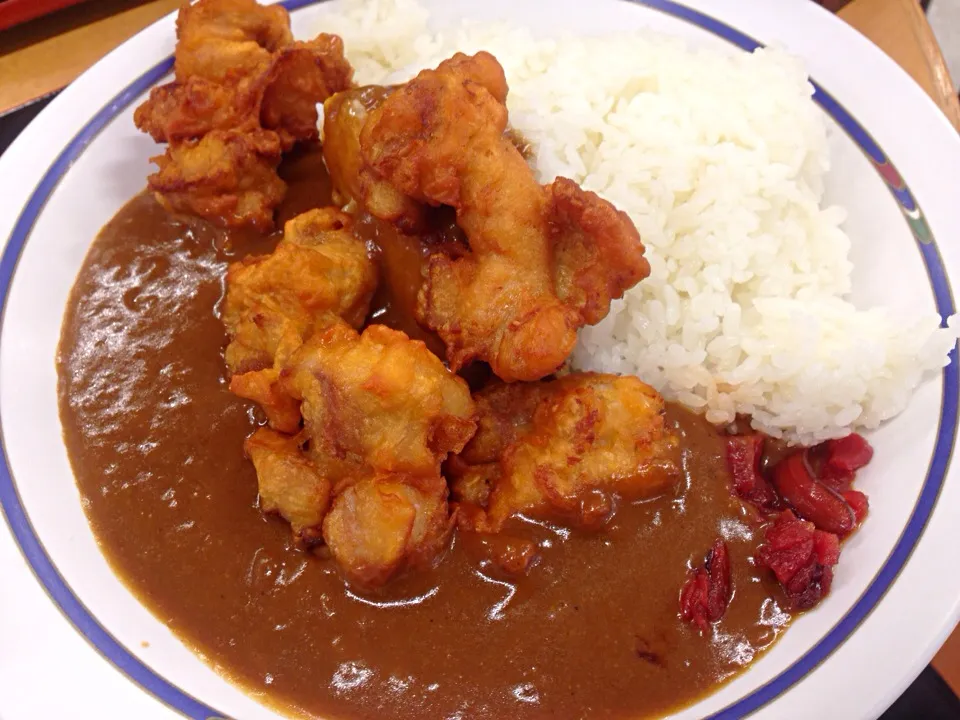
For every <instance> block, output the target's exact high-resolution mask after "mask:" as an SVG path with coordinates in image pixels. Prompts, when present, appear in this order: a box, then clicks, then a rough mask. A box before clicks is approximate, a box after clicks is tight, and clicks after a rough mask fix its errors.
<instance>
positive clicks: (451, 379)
mask: <svg viewBox="0 0 960 720" xmlns="http://www.w3.org/2000/svg"><path fill="white" fill-rule="evenodd" d="M278 366H279V368H280V369H279V374H272V373H276V368H269V369H268V370H265V371H261V372H259V373H257V372H254V373H248V374H247V375H246V376H240V377H247V376H252V377H253V378H256V379H258V380H260V379H262V378H268V380H269V381H270V382H271V383H272V384H271V387H270V388H269V392H275V393H277V394H278V396H279V397H283V398H287V399H289V400H291V401H292V402H294V403H296V405H297V406H298V409H299V412H302V413H303V423H304V424H303V429H302V431H300V432H299V433H298V435H296V436H293V437H290V436H285V435H280V434H279V433H276V432H274V431H272V430H260V431H258V432H257V433H255V434H254V435H253V436H252V437H251V439H250V440H249V441H248V442H247V453H248V455H250V457H251V459H253V461H254V463H255V465H256V469H257V476H258V482H259V485H260V488H261V505H262V507H263V509H264V510H265V511H276V512H279V513H280V514H281V515H282V516H283V517H285V518H286V519H287V520H288V521H290V524H291V527H292V528H293V531H294V534H295V536H296V537H298V538H299V539H301V540H304V541H305V542H309V541H311V540H313V539H315V538H317V537H318V536H319V533H320V532H321V531H320V530H319V529H318V528H320V527H321V525H320V524H319V520H321V519H322V537H323V540H324V541H325V542H326V544H327V545H328V546H329V548H330V551H331V553H332V555H333V558H334V560H335V561H336V563H337V565H338V566H339V567H340V569H341V570H342V572H343V573H344V575H345V576H346V577H347V578H348V579H349V580H350V581H351V582H352V583H354V584H356V585H359V586H362V587H373V586H376V585H379V584H382V583H384V582H386V581H387V580H388V579H389V578H390V577H392V576H394V575H395V574H396V573H398V572H402V571H403V570H405V569H408V568H421V567H424V566H427V565H429V564H431V563H432V562H433V561H434V560H435V559H436V558H437V557H438V556H439V554H440V553H441V552H442V550H443V548H444V547H445V546H446V544H447V540H448V539H449V536H450V532H451V528H452V526H453V520H452V519H451V515H450V509H449V507H448V504H447V485H446V481H445V480H444V479H443V478H442V477H441V475H440V465H441V463H442V462H443V461H444V459H446V457H447V455H448V454H449V453H452V452H459V451H460V450H462V449H463V447H464V446H465V445H466V443H467V441H468V440H469V439H470V436H471V435H472V434H473V432H474V429H475V427H476V424H475V420H474V414H475V407H474V404H473V400H472V399H471V397H470V391H469V389H468V388H467V385H466V383H465V382H464V381H463V380H462V379H461V378H459V377H457V376H456V375H454V374H453V373H451V372H450V371H449V370H447V368H446V367H444V365H443V363H441V362H440V360H439V359H438V358H437V357H436V356H435V355H433V354H432V353H431V352H430V351H429V350H427V348H426V346H425V345H424V344H423V343H422V342H417V341H413V340H410V339H409V338H407V336H406V335H404V334H403V333H401V332H397V331H394V330H390V329H389V328H385V327H383V326H379V325H373V326H370V327H368V328H367V329H366V330H365V331H364V333H363V334H362V335H360V334H358V333H357V332H356V330H354V329H353V328H351V327H350V326H349V325H346V324H345V323H342V322H339V323H336V324H334V325H332V326H330V327H328V328H326V329H324V330H320V331H317V332H315V333H314V334H313V335H312V336H311V337H310V338H309V339H308V340H307V341H306V342H305V343H304V344H303V345H301V346H300V347H299V349H297V350H296V351H295V352H293V353H292V354H290V355H289V356H286V357H285V358H283V359H280V358H278ZM268 413H269V410H268ZM301 447H303V448H304V450H303V451H302V452H301V450H300V448H301ZM330 488H333V495H332V501H329V509H328V498H329V489H330ZM264 492H266V495H264Z"/></svg>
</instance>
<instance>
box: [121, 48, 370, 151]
mask: <svg viewBox="0 0 960 720" xmlns="http://www.w3.org/2000/svg"><path fill="white" fill-rule="evenodd" d="M352 76H353V68H351V67H350V64H349V63H348V62H347V60H346V58H345V57H344V54H343V41H342V40H341V39H340V38H339V37H337V36H336V35H326V34H321V35H318V36H317V37H316V38H315V39H313V40H310V41H307V42H294V43H290V44H289V45H287V46H286V47H284V48H283V49H281V50H278V51H276V52H275V53H273V54H271V55H269V56H268V59H267V61H266V62H265V63H264V64H263V66H262V67H260V68H258V69H257V70H256V72H255V74H251V75H242V74H234V75H231V76H230V77H229V79H226V80H221V81H214V80H209V79H207V78H205V77H201V76H197V75H193V76H188V77H183V78H180V77H178V78H177V79H176V80H173V81H172V82H169V83H167V84H165V85H160V86H159V87H156V88H154V89H153V90H152V91H151V92H150V95H149V97H148V98H147V99H146V100H145V101H144V102H143V104H141V105H140V106H139V107H138V108H137V109H136V111H135V112H134V122H135V123H136V125H137V127H138V128H140V129H141V130H143V131H144V132H146V133H149V134H150V136H151V137H153V139H154V140H156V141H157V142H174V141H177V140H186V139H197V138H200V137H203V135H205V134H206V133H208V132H210V131H211V130H237V131H242V132H252V131H256V130H258V129H264V130H272V131H275V132H276V133H277V136H278V138H279V141H280V144H281V147H282V148H283V150H284V151H287V150H289V149H290V148H292V147H293V146H294V144H295V143H297V142H300V141H305V140H316V139H317V137H318V136H319V132H318V129H317V120H318V113H317V104H318V103H319V102H322V101H323V100H324V99H325V98H327V97H329V96H330V95H331V94H333V93H335V92H337V91H339V90H342V89H343V88H346V87H350V81H351V77H352Z"/></svg>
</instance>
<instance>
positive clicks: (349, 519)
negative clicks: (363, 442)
mask: <svg viewBox="0 0 960 720" xmlns="http://www.w3.org/2000/svg"><path fill="white" fill-rule="evenodd" d="M452 530H453V518H452V517H451V515H450V508H449V506H448V505H447V484H446V483H445V482H444V480H443V478H441V477H440V475H439V474H433V475H426V476H415V475H403V474H391V473H386V474H375V475H373V476H372V477H368V478H364V479H361V480H359V481H357V482H355V483H352V484H350V485H348V486H347V487H346V488H345V489H343V490H342V491H341V492H339V493H338V494H337V496H336V498H335V499H334V501H333V505H332V506H331V508H330V512H329V513H328V514H327V516H326V519H324V521H323V538H324V540H325V541H326V543H327V546H328V547H329V548H330V552H331V554H332V555H333V558H334V560H335V561H336V562H337V565H338V566H339V567H340V569H341V571H342V572H343V573H344V574H345V575H346V576H347V578H348V579H349V580H350V581H351V582H352V583H353V584H354V585H358V586H360V587H368V588H370V587H377V586H379V585H383V584H384V583H386V582H387V581H388V580H389V579H390V578H391V577H393V576H395V575H396V574H398V573H399V572H401V571H403V570H407V569H425V568H427V567H430V566H431V565H433V564H434V563H435V562H436V560H437V559H438V558H439V556H440V554H441V553H442V551H443V549H444V548H445V547H446V545H447V543H448V541H449V539H450V533H451V532H452Z"/></svg>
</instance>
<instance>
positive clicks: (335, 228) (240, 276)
mask: <svg viewBox="0 0 960 720" xmlns="http://www.w3.org/2000/svg"><path fill="white" fill-rule="evenodd" d="M352 226H353V220H352V218H351V217H350V216H349V215H347V214H345V213H342V212H340V211H339V210H336V209H334V208H324V209H320V210H311V211H309V212H306V213H303V214H302V215H298V216H297V217H295V218H293V219H292V220H290V221H289V222H288V223H287V224H286V226H285V227H284V236H283V240H281V241H280V243H279V244H278V245H277V247H276V249H275V250H274V251H273V252H272V253H270V254H269V255H262V256H259V257H251V258H246V259H245V260H243V261H241V262H237V263H234V264H232V265H231V266H230V268H229V270H228V271H227V281H226V295H225V298H224V305H223V322H224V325H225V326H226V328H227V332H228V334H229V335H230V343H229V344H228V345H227V349H226V351H225V353H224V356H225V359H226V361H227V367H228V368H229V369H230V371H231V373H233V378H232V379H231V382H230V389H231V390H232V391H233V392H234V393H236V394H237V395H240V396H241V397H245V398H249V399H251V400H255V401H257V402H258V403H260V405H261V406H262V407H263V408H264V410H265V412H266V413H267V416H268V418H269V419H270V424H271V426H272V427H273V428H275V429H277V430H282V431H284V432H295V431H296V429H297V427H298V426H299V423H300V411H299V402H297V401H295V400H293V399H292V398H291V397H290V396H289V394H288V393H285V392H281V391H280V390H279V387H278V386H277V380H278V379H279V370H278V369H276V367H275V361H276V360H278V358H280V357H283V356H287V355H289V354H291V353H292V352H293V351H295V350H296V349H297V348H298V347H299V346H300V344H301V343H302V342H303V341H304V340H306V339H307V338H308V337H309V336H310V335H311V334H313V333H314V332H316V331H317V330H319V329H322V328H325V327H327V326H329V325H331V324H333V323H337V322H339V321H340V320H341V319H342V320H345V321H346V322H348V323H350V324H351V325H353V326H355V327H359V326H360V325H361V324H362V323H363V320H364V318H365V317H366V315H367V312H368V310H369V308H370V298H371V297H372V296H373V291H374V289H375V288H376V282H377V276H376V268H375V267H374V264H373V261H372V260H371V259H370V257H369V256H368V254H367V248H366V245H365V244H364V242H363V241H362V240H360V239H359V238H357V237H356V236H355V235H354V234H353V232H352Z"/></svg>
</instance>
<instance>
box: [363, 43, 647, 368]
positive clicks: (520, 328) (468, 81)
mask: <svg viewBox="0 0 960 720" xmlns="http://www.w3.org/2000/svg"><path fill="white" fill-rule="evenodd" d="M506 96H507V84H506V80H505V78H504V75H503V69H502V68H501V67H500V65H499V63H498V62H497V61H496V59H495V58H494V57H493V56H492V55H490V54H489V53H485V52H481V53H478V54H477V55H474V56H472V57H468V56H465V55H461V54H458V55H455V56H454V57H453V58H451V59H449V60H446V61H444V62H442V63H441V64H440V66H439V67H438V68H437V69H436V70H425V71H423V72H421V73H420V74H419V75H418V76H417V77H416V78H415V79H414V80H412V81H411V82H409V83H407V84H406V85H404V86H402V87H400V88H398V89H397V90H396V91H395V92H393V93H392V94H391V95H390V96H389V97H387V98H386V99H385V100H383V102H382V103H380V104H379V105H378V106H377V107H375V108H374V109H373V110H371V111H370V112H369V117H368V118H367V120H366V122H365V123H364V125H363V128H362V130H361V133H360V149H361V152H362V155H363V160H364V168H363V172H367V173H370V174H372V176H373V177H375V178H377V179H379V180H382V181H385V182H386V183H389V184H390V185H391V186H392V187H393V188H395V189H396V190H398V191H399V192H401V193H402V194H403V195H406V196H407V197H409V198H411V199H413V200H414V201H417V202H421V203H427V204H429V205H433V206H437V205H448V206H452V207H453V208H455V210H456V215H457V222H458V224H459V225H460V227H461V228H462V229H463V231H464V233H465V234H466V237H467V239H468V241H469V251H468V252H465V253H460V252H458V253H456V254H455V255H449V254H446V253H437V254H435V255H433V256H432V257H431V259H430V264H429V268H428V271H427V277H426V282H425V283H424V286H423V288H422V289H421V293H420V298H419V304H418V314H419V319H420V321H421V322H423V323H424V324H425V325H427V326H428V327H429V328H431V329H433V330H436V331H437V333H438V334H439V335H440V337H441V338H443V340H444V342H445V343H446V346H447V359H448V360H449V362H450V364H451V366H452V367H453V368H454V369H459V368H460V367H462V366H463V365H464V364H466V363H467V362H469V361H470V360H473V359H475V358H479V359H482V360H485V361H487V362H489V363H490V365H491V367H492V368H493V371H494V372H495V373H496V374H497V375H498V376H499V377H500V378H502V379H504V380H507V381H516V380H537V379H539V378H542V377H544V376H546V375H549V374H551V373H553V372H554V371H555V370H557V368H559V367H560V366H561V365H562V363H563V362H564V360H566V358H567V357H568V355H569V354H570V352H571V351H572V349H573V346H574V344H575V342H576V332H577V329H578V328H580V327H581V326H583V325H584V324H585V323H588V322H596V321H597V320H599V319H600V318H602V317H603V316H604V315H605V314H606V313H607V311H608V310H609V303H610V300H611V299H612V298H616V297H620V296H621V295H622V294H623V292H624V291H625V290H626V289H628V288H630V287H632V286H633V285H634V284H636V283H637V282H639V281H640V280H641V279H643V278H644V277H646V276H647V275H648V274H649V270H650V268H649V264H648V263H647V261H646V260H645V259H644V257H643V252H644V248H643V244H642V243H641V242H640V238H639V235H638V234H637V231H636V229H635V228H634V226H633V223H632V222H631V221H630V219H629V218H628V217H627V216H626V215H625V214H624V213H622V212H618V211H617V210H616V209H615V208H614V207H613V206H612V205H610V204H609V203H607V202H606V201H604V200H602V199H601V198H599V197H598V196H597V195H595V194H593V193H589V192H585V191H583V190H581V189H580V188H579V186H577V185H576V184H575V183H573V182H572V181H569V180H565V179H563V178H560V179H558V180H557V181H556V182H555V183H554V184H553V185H551V186H549V187H542V186H540V185H539V184H538V183H537V181H536V179H535V178H534V176H533V172H532V171H531V169H530V168H529V167H528V166H527V164H526V162H525V161H524V159H523V157H522V156H521V154H520V152H519V151H518V150H517V148H516V147H515V145H514V144H513V143H512V142H511V140H510V138H509V137H508V136H506V135H505V130H506V127H507V109H506V105H505V100H506ZM365 202H366V207H367V209H368V210H369V211H370V212H371V213H372V214H374V215H376V216H377V217H380V218H382V219H386V220H392V219H394V216H393V215H392V214H391V213H390V212H383V211H382V209H381V208H379V207H378V206H377V204H376V203H370V202H369V200H368V199H366V198H365Z"/></svg>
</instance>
